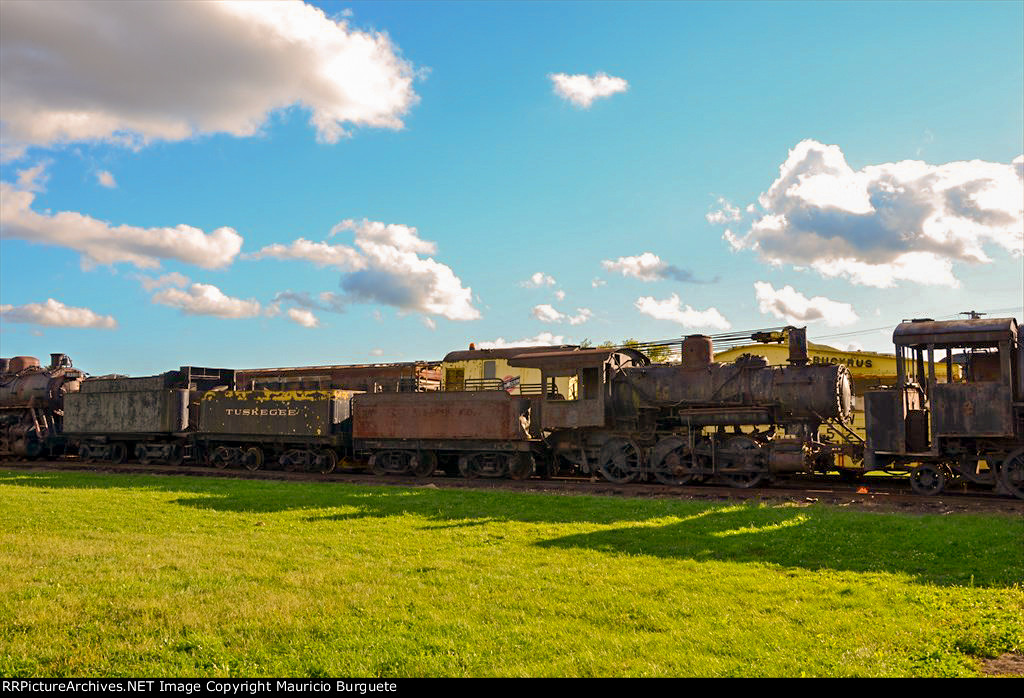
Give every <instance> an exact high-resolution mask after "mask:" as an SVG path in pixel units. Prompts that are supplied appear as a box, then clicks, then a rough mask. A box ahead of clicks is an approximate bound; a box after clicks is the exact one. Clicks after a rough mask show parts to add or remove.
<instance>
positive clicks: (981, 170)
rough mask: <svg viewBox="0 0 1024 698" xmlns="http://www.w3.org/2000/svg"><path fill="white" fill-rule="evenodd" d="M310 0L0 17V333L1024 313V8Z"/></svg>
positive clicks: (233, 354)
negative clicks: (0, 190) (305, 1)
mask: <svg viewBox="0 0 1024 698" xmlns="http://www.w3.org/2000/svg"><path fill="white" fill-rule="evenodd" d="M312 5H313V6H314V7H317V8H320V9H322V10H323V11H324V13H325V14H324V15H322V16H321V15H320V14H319V13H318V12H312V11H309V9H308V8H306V7H304V6H302V4H301V3H290V4H287V3H286V4H281V5H275V4H268V3H262V4H261V5H259V6H258V7H257V10H258V11H250V10H248V9H246V7H247V6H244V5H236V6H234V7H233V8H229V9H228V10H223V9H222V8H220V7H219V6H217V5H213V4H209V5H204V6H201V7H202V12H199V11H193V12H191V13H189V12H183V11H182V9H181V8H184V7H192V6H186V5H182V4H177V3H141V4H136V5H135V7H134V9H132V10H126V9H124V8H125V7H127V6H129V4H128V3H112V4H102V3H89V2H80V3H74V4H73V5H64V4H62V3H59V2H49V3H35V4H31V3H29V4H22V3H18V2H7V1H5V2H4V3H3V4H2V5H0V12H2V13H3V17H0V20H2V21H0V51H2V57H3V60H2V61H0V71H2V82H0V121H2V122H3V132H2V138H3V156H4V160H3V162H2V164H0V180H2V181H3V183H4V199H3V206H2V208H0V222H2V224H3V233H2V239H0V345H2V347H0V355H3V356H13V355H21V354H28V355H35V356H45V355H47V354H48V353H50V352H57V351H60V352H65V353H68V354H70V355H71V356H72V358H73V359H74V360H75V363H76V365H77V366H79V367H81V368H83V369H85V370H87V371H89V372H91V373H108V372H122V373H130V374H135V375H141V374H147V373H155V372H160V371H163V370H168V369H170V368H174V367H177V366H179V365H182V364H197V365H215V366H229V367H252V366H275V365H308V364H324V363H364V362H374V361H403V360H412V359H437V358H440V357H441V356H443V355H444V354H445V353H447V352H448V351H450V350H452V349H459V348H465V347H466V346H468V344H469V342H471V341H473V342H476V343H477V344H484V345H487V344H500V343H502V342H504V343H510V342H520V341H528V340H529V341H530V343H535V342H537V343H543V342H554V341H564V342H578V341H580V340H582V339H584V338H589V339H590V340H592V341H595V342H600V341H603V340H606V339H610V340H621V339H625V338H627V337H636V338H641V339H661V338H666V337H673V336H681V335H685V334H691V333H694V332H709V333H711V332H718V331H722V330H724V329H727V328H728V329H755V328H760V327H768V326H778V325H782V324H788V323H793V324H798V325H803V324H806V325H808V327H809V336H810V339H811V341H823V342H826V343H831V344H834V345H838V346H853V347H863V348H865V349H873V350H885V349H886V348H887V347H888V346H889V338H890V337H891V328H892V327H893V326H894V325H895V324H896V323H898V322H899V321H900V320H902V319H904V318H909V317H921V316H930V317H948V316H952V315H955V313H957V312H958V311H962V310H969V309H976V310H981V311H992V312H994V313H995V314H998V315H1015V316H1017V317H1018V318H1020V317H1021V316H1022V314H1024V308H1022V296H1024V271H1022V269H1024V267H1022V257H1021V251H1022V250H1021V248H1022V244H1024V243H1022V226H1024V223H1022V219H1024V214H1022V212H1021V209H1022V207H1024V180H1022V179H1021V170H1022V169H1024V159H1022V158H1021V155H1022V153H1024V39H1022V36H1024V33H1022V31H1021V27H1022V26H1024V3H1019V2H998V3H954V2H943V3H925V2H919V3H892V4H889V3H878V2H872V3H853V2H848V3H797V2H786V3H768V2H765V3H697V2H687V3H682V2H679V3H676V2H656V3H612V2H602V3H585V2H572V3H470V2H457V3H455V2H452V3H433V2H416V3H401V2H388V3H313V4H312ZM276 13H279V14H276ZM199 14H205V15H208V16H204V17H197V16H196V15H199ZM289 32H291V33H289ZM282 38H284V39H287V41H283V42H282V41H279V40H280V39H282ZM367 46H369V47H370V50H365V49H366V47H367ZM602 74H603V75H604V76H607V77H606V78H605V83H600V80H601V78H600V76H601V75H602ZM559 75H561V76H564V78H562V79H561V81H560V80H559V79H556V78H555V77H554V76H559ZM310 76H315V79H314V78H313V77H310ZM368 76H369V77H368ZM572 76H577V77H576V78H572ZM571 78H572V79H571ZM561 83H564V84H567V85H569V86H570V87H569V88H567V89H566V90H564V91H563V92H562V93H559V92H558V91H557V90H556V87H557V86H558V85H559V84H561ZM599 83H600V84H599ZM601 84H605V85H609V84H610V85H612V88H611V90H610V91H608V93H607V94H604V95H601V94H600V91H601V90H600V87H601ZM592 85H597V87H592V88H591V89H592V90H597V92H591V93H590V94H591V96H592V97H593V99H592V101H590V102H589V103H582V102H580V101H579V100H581V99H583V97H581V95H584V94H586V92H585V91H586V89H587V87H588V86H592ZM580 89H582V90H584V91H583V92H581V91H580ZM595 95H596V96H595ZM573 97H575V98H576V99H577V102H574V101H573V100H572V98H573ZM69 114H72V115H74V117H73V118H71V117H69V116H68V115H69ZM311 119H316V123H312V122H311ZM339 131H344V132H346V133H345V135H343V136H339ZM332 140H333V141H335V142H331V141H332ZM344 221H348V223H345V224H342V225H339V224H341V223H343V222H344ZM177 226H188V227H189V229H188V230H187V231H185V232H183V231H182V229H178V228H176V227H177ZM221 228H228V229H230V230H229V231H222V232H220V233H217V232H215V231H218V229H221ZM412 229H415V230H412ZM332 231H333V232H332ZM300 239H301V240H304V241H306V244H305V246H304V247H303V246H301V245H298V244H297V243H296V241H299V240H300ZM275 245H276V246H277V247H272V246H275ZM538 282H539V283H538ZM325 294H326V295H325ZM50 299H52V300H53V302H52V303H51V302H49V300H50ZM879 328H882V329H879ZM836 335H840V336H836Z"/></svg>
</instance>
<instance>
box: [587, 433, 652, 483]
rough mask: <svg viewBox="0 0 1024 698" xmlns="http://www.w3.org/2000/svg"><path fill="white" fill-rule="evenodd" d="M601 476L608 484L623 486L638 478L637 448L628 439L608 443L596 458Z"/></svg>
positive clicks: (638, 458) (638, 454)
mask: <svg viewBox="0 0 1024 698" xmlns="http://www.w3.org/2000/svg"><path fill="white" fill-rule="evenodd" d="M597 461H598V467H599V468H600V469H601V474H602V475H604V478H605V479H606V480H608V481H609V482H614V483H617V484H625V483H627V482H633V480H636V479H637V477H639V476H640V468H641V463H642V462H643V461H642V458H641V455H640V449H639V447H638V446H637V445H636V444H635V443H633V442H632V441H630V440H629V439H623V438H615V439H612V440H610V441H608V442H607V443H606V444H605V445H604V446H603V447H602V448H601V454H600V455H599V456H598V458H597Z"/></svg>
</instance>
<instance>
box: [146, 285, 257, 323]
mask: <svg viewBox="0 0 1024 698" xmlns="http://www.w3.org/2000/svg"><path fill="white" fill-rule="evenodd" d="M153 302H154V303H159V304H161V305H169V306H171V307H172V308H180V309H181V310H182V312H184V313H185V314H186V315H213V316H216V317H222V318H246V317H255V316H257V315H259V314H260V304H259V302H258V301H256V300H254V299H251V298H250V299H249V300H242V299H240V298H232V297H230V296H226V295H224V293H223V292H222V291H221V290H220V289H219V288H217V287H216V286H212V285H210V284H198V283H196V284H192V286H190V287H189V289H188V291H181V290H179V289H176V288H169V289H167V290H165V291H160V292H159V293H156V294H154V295H153Z"/></svg>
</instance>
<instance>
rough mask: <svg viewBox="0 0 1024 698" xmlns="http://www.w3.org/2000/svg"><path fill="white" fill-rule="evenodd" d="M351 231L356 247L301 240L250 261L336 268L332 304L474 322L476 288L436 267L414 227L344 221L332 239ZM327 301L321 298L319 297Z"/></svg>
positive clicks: (429, 246)
mask: <svg viewBox="0 0 1024 698" xmlns="http://www.w3.org/2000/svg"><path fill="white" fill-rule="evenodd" d="M343 231H351V232H352V233H353V237H354V244H355V247H349V246H347V245H329V244H328V243H314V242H310V241H308V240H305V239H302V238H300V239H299V240H296V241H295V242H293V243H292V244H291V245H287V246H286V245H269V246H267V247H264V248H263V249H262V250H260V251H259V252H257V253H254V254H252V255H248V257H249V258H252V259H261V258H265V257H272V258H276V259H304V260H307V261H309V262H312V263H313V264H317V265H319V266H328V265H330V266H335V267H337V268H339V269H342V270H343V271H345V273H343V274H342V276H341V282H340V285H341V288H342V290H343V291H344V293H343V294H341V295H340V296H338V297H335V298H333V299H332V301H331V302H332V303H334V304H336V305H337V306H339V307H340V306H341V305H343V304H344V303H352V302H367V303H382V304H384V305H391V306H394V307H396V308H399V309H400V310H404V311H409V312H419V313H423V314H424V315H427V316H429V315H441V316H443V317H446V318H448V319H449V320H476V319H478V318H479V317H480V312H479V311H478V310H477V309H476V308H475V307H474V306H473V304H472V300H473V292H472V289H470V288H466V287H464V286H463V285H462V281H461V279H459V277H457V276H456V275H455V273H454V272H453V271H452V269H451V267H448V266H446V265H444V264H441V263H440V262H437V261H436V260H434V259H433V258H432V257H427V258H424V257H422V256H420V255H421V254H431V253H433V252H435V251H436V249H437V245H436V244H435V243H433V242H431V241H429V240H423V239H421V238H420V237H419V233H418V231H417V230H416V228H414V227H411V226H406V225H398V224H384V223H379V222H376V221H368V220H363V221H354V220H344V221H342V222H341V223H339V224H338V225H336V226H334V228H333V229H332V231H331V235H335V234H337V233H339V232H343ZM321 300H323V294H321Z"/></svg>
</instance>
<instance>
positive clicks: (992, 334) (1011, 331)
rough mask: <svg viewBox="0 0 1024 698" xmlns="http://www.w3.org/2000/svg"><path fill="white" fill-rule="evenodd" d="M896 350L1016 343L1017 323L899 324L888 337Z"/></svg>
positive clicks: (1001, 320)
mask: <svg viewBox="0 0 1024 698" xmlns="http://www.w3.org/2000/svg"><path fill="white" fill-rule="evenodd" d="M892 341H893V344H895V345H896V346H911V347H925V346H928V345H929V344H934V345H935V346H936V347H949V346H960V345H971V344H994V343H996V342H1005V341H1012V342H1016V341H1017V321H1016V320H1015V319H1014V318H1012V317H1011V318H979V319H976V320H949V321H943V322H936V321H932V320H929V321H924V322H903V323H900V324H899V325H897V326H896V329H895V330H893V333H892Z"/></svg>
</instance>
